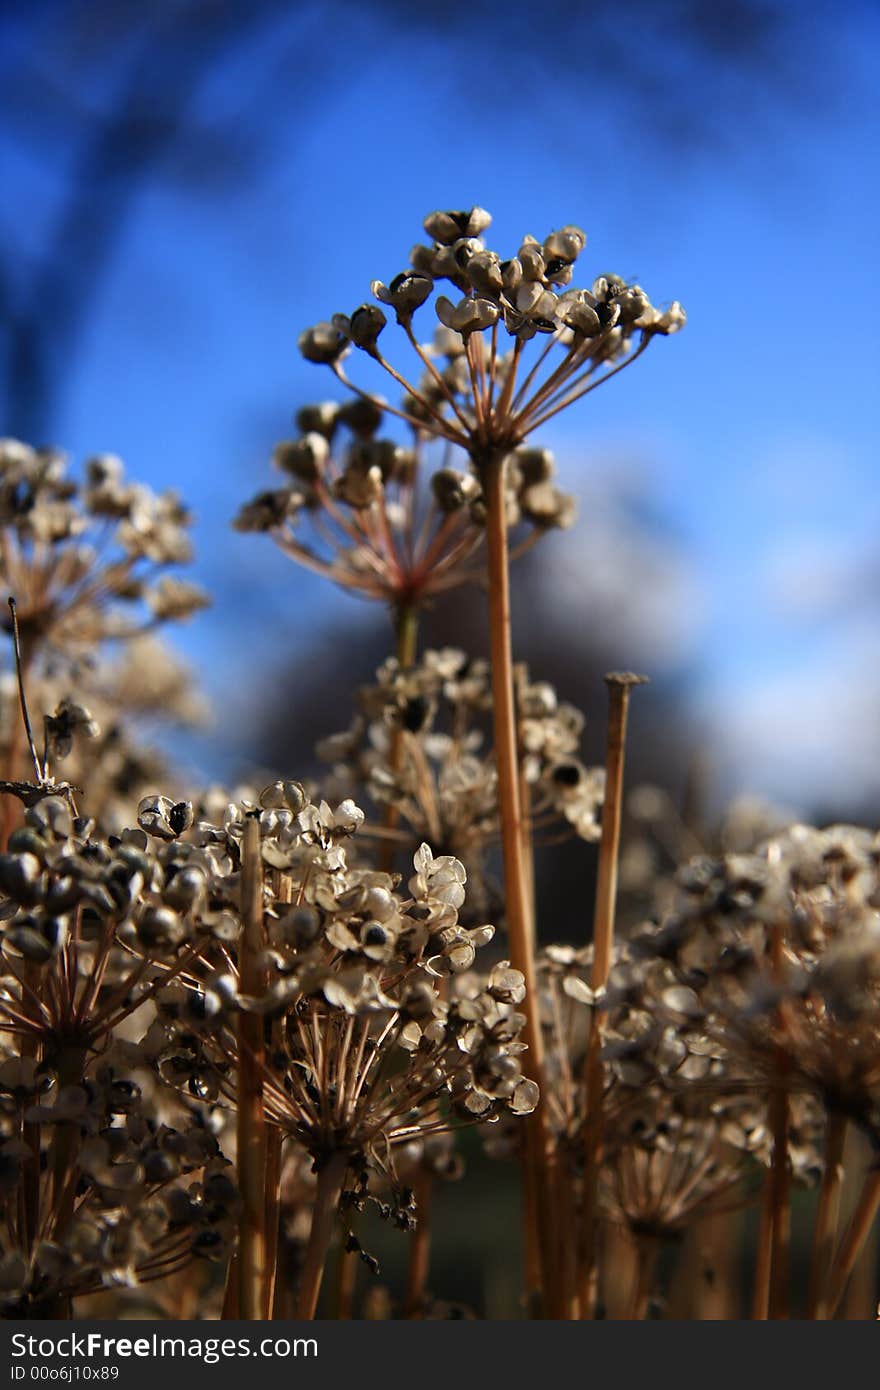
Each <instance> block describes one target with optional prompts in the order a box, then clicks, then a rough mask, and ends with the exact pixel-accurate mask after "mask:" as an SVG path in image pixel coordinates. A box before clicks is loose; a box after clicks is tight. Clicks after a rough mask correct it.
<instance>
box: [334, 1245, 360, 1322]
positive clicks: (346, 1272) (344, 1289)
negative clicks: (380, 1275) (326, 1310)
mask: <svg viewBox="0 0 880 1390" xmlns="http://www.w3.org/2000/svg"><path fill="white" fill-rule="evenodd" d="M359 1262H360V1257H359V1256H358V1253H357V1251H356V1250H346V1248H345V1246H344V1245H342V1246H340V1249H339V1259H338V1261H337V1263H336V1317H337V1319H338V1321H340V1322H349V1321H350V1319H351V1314H352V1309H353V1308H354V1291H355V1286H356V1284H357V1272H358V1264H359Z"/></svg>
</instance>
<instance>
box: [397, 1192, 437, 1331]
mask: <svg viewBox="0 0 880 1390" xmlns="http://www.w3.org/2000/svg"><path fill="white" fill-rule="evenodd" d="M432 1189H433V1182H432V1180H431V1175H430V1174H429V1173H420V1174H419V1176H418V1177H417V1178H416V1182H415V1197H416V1228H415V1231H414V1232H413V1234H412V1238H411V1241H410V1251H409V1263H408V1266H407V1271H406V1295H405V1298H404V1308H405V1316H406V1317H407V1318H418V1317H421V1316H422V1313H423V1311H424V1306H425V1295H426V1289H427V1283H428V1270H429V1269H430V1264H431V1200H432V1197H433V1190H432Z"/></svg>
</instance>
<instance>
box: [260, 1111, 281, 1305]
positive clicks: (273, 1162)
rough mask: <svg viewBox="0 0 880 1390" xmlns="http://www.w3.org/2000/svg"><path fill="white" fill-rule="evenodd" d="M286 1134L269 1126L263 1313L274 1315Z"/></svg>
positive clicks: (267, 1133)
mask: <svg viewBox="0 0 880 1390" xmlns="http://www.w3.org/2000/svg"><path fill="white" fill-rule="evenodd" d="M282 1139H283V1135H282V1132H281V1130H280V1129H279V1128H278V1127H277V1126H276V1125H270V1126H268V1127H267V1130H266V1277H265V1280H264V1285H265V1287H264V1304H263V1317H264V1319H266V1320H267V1321H268V1320H269V1319H271V1317H272V1308H273V1307H274V1304H275V1282H276V1279H277V1276H278V1238H279V1227H280V1221H281V1142H282Z"/></svg>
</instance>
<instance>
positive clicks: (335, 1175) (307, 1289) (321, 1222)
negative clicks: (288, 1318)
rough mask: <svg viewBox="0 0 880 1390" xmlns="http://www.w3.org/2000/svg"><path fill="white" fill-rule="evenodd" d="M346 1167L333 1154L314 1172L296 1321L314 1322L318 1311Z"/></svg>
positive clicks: (342, 1158)
mask: <svg viewBox="0 0 880 1390" xmlns="http://www.w3.org/2000/svg"><path fill="white" fill-rule="evenodd" d="M347 1167H348V1158H347V1156H346V1154H344V1153H334V1154H331V1155H330V1156H329V1157H328V1158H327V1161H326V1162H325V1163H324V1164H323V1165H322V1166H321V1167H320V1168H319V1169H318V1188H317V1192H316V1193H315V1204H314V1206H313V1208H312V1224H311V1228H310V1230H309V1241H308V1245H307V1246H306V1254H305V1260H304V1262H303V1268H302V1274H301V1275H300V1282H299V1291H298V1293H297V1300H296V1316H297V1317H298V1318H303V1319H309V1320H310V1319H312V1318H314V1316H315V1313H316V1311H317V1308H318V1297H319V1295H320V1293H321V1284H322V1282H323V1278H324V1266H325V1264H326V1262H327V1253H328V1251H329V1249H330V1241H331V1239H332V1237H333V1228H334V1225H335V1223H336V1216H337V1212H338V1210H339V1199H340V1197H341V1195H342V1184H343V1180H344V1178H345V1171H346V1168H347Z"/></svg>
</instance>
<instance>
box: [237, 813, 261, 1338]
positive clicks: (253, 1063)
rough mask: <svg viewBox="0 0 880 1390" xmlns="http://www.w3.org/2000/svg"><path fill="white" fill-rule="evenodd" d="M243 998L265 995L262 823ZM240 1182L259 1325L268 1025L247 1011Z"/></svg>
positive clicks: (242, 1033)
mask: <svg viewBox="0 0 880 1390" xmlns="http://www.w3.org/2000/svg"><path fill="white" fill-rule="evenodd" d="M241 919H242V933H241V948H240V956H239V967H238V968H239V983H240V989H241V992H242V994H244V995H251V996H254V995H259V994H260V993H261V992H262V987H263V963H262V956H263V950H264V941H263V869H262V860H261V854H260V822H259V819H258V818H257V817H256V816H251V817H249V818H248V819H247V820H246V822H245V827H244V839H243V843H242V865H241ZM238 1037H239V1049H238V1116H237V1120H238V1123H237V1151H238V1179H239V1186H240V1189H241V1217H240V1221H239V1236H238V1302H239V1308H238V1315H239V1317H240V1318H244V1319H245V1320H247V1321H259V1320H260V1319H262V1318H263V1317H264V1316H265V1307H266V1294H265V1283H266V1268H267V1265H266V1256H267V1249H266V1197H265V1192H266V1122H265V1116H264V1114H263V1065H264V1051H265V1046H264V1041H263V1021H262V1019H261V1018H260V1017H259V1016H258V1015H254V1014H248V1013H245V1012H244V1011H242V1012H241V1013H240V1014H239V1017H238Z"/></svg>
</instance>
